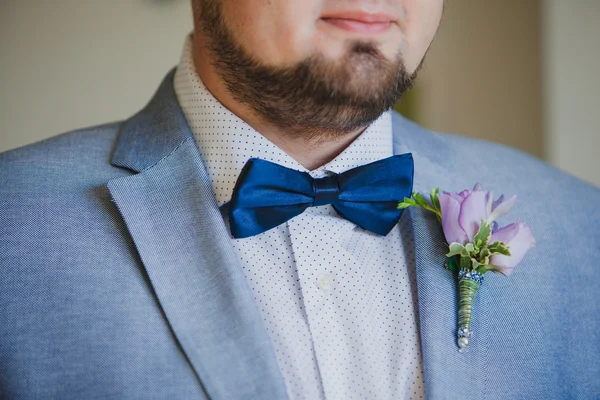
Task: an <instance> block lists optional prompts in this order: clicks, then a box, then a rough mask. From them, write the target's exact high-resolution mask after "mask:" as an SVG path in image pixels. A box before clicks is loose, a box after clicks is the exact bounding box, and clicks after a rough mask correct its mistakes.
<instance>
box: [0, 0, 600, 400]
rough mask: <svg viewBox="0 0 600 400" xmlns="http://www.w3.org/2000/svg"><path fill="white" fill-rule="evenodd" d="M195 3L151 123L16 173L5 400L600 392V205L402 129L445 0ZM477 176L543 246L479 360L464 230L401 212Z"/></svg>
mask: <svg viewBox="0 0 600 400" xmlns="http://www.w3.org/2000/svg"><path fill="white" fill-rule="evenodd" d="M192 9H193V12H194V21H195V26H194V32H193V33H192V34H191V35H190V36H189V37H188V38H187V39H186V41H185V44H184V48H183V54H182V57H181V61H180V63H179V65H178V66H177V67H176V68H175V69H174V70H173V71H171V72H169V73H168V74H167V76H166V78H165V79H164V81H163V82H162V84H161V85H160V87H159V89H158V91H157V92H156V94H155V96H154V97H153V99H152V100H151V101H150V103H149V104H148V105H147V106H146V107H145V108H144V109H143V110H142V111H140V112H139V113H138V114H136V115H134V116H133V117H131V118H129V119H128V120H126V121H121V122H117V123H111V124H106V125H103V126H97V127H93V128H88V129H83V130H78V131H74V132H70V133H66V134H63V135H60V136H57V137H54V138H52V139H49V140H46V141H43V142H40V143H37V144H33V145H30V146H26V147H23V148H21V149H17V150H13V151H10V152H7V153H4V154H2V155H0V177H1V178H0V183H1V186H0V306H1V307H0V321H1V323H0V394H1V397H2V398H6V399H61V400H64V399H96V398H97V399H213V400H235V399H265V400H266V399H287V398H289V399H296V400H297V399H308V400H318V399H329V400H338V399H339V400H350V399H423V398H425V396H427V398H431V399H479V398H481V399H552V398H561V399H562V398H565V399H567V398H568V399H571V398H597V396H598V395H599V394H600V379H598V377H599V376H600V302H598V301H597V295H596V293H597V291H596V286H595V285H596V284H597V282H598V281H599V280H600V270H599V269H598V268H597V261H596V260H595V259H594V257H595V256H597V255H598V253H599V251H600V248H599V243H600V228H599V227H598V221H599V220H600V214H599V211H598V210H599V207H598V204H600V192H599V191H598V189H596V188H593V187H591V186H589V185H587V184H585V183H582V182H581V181H579V180H577V179H575V178H573V177H570V176H568V175H566V174H564V173H562V172H560V171H558V170H556V169H554V168H552V167H550V166H548V165H546V164H545V163H543V162H541V161H539V160H537V159H534V158H532V157H530V156H527V155H524V154H522V153H520V152H517V151H515V150H511V149H508V148H506V147H502V146H499V145H493V144H490V143H487V142H483V141H476V140H470V139H465V138H460V137H455V136H451V135H445V134H438V133H434V132H430V131H427V130H425V129H423V128H421V127H419V126H417V125H415V124H413V123H411V122H409V121H407V120H406V119H404V118H402V117H401V116H399V115H398V114H396V113H394V112H392V111H390V109H391V107H392V106H393V105H394V104H395V103H396V102H397V101H398V100H399V99H400V98H401V96H402V95H403V93H405V92H406V91H407V90H408V89H409V88H410V86H411V84H412V82H413V81H414V79H415V75H416V73H417V71H418V69H419V66H420V65H421V63H422V61H423V58H424V56H425V54H426V52H427V49H428V47H429V45H430V44H431V41H432V40H433V37H434V35H435V33H436V31H437V28H438V25H439V23H440V19H441V15H442V10H443V0H420V1H413V0H372V1H363V0H303V1H294V0H193V1H192ZM118 95H119V94H118V93H115V96H118ZM413 165H414V179H413ZM357 171H360V172H357ZM369 174H371V175H369ZM372 174H375V176H376V177H377V178H376V179H375V180H374V181H373V179H371V178H367V176H372ZM346 180H348V181H349V180H352V182H354V183H353V185H355V186H356V187H355V189H356V191H357V192H358V193H359V195H360V196H363V197H365V196H366V197H369V196H371V195H373V196H380V197H381V198H382V199H384V200H385V201H384V202H383V203H377V204H375V205H371V204H367V203H368V202H366V201H361V200H360V196H358V197H359V198H358V200H356V201H355V202H353V203H352V202H348V203H347V204H346V203H344V201H345V199H346V198H345V197H344V196H346V194H345V193H344V191H343V189H344V185H345V183H343V182H346ZM361 181H364V182H365V183H364V185H363V186H361V184H359V183H360V182H361ZM356 182H359V183H356ZM373 182H375V183H373ZM476 182H481V183H482V184H484V185H485V186H486V189H493V190H494V191H495V192H496V193H506V194H518V196H519V199H520V204H519V206H518V207H517V209H516V211H515V215H516V216H517V217H520V218H522V219H523V220H525V221H527V223H528V224H529V226H530V227H531V229H532V231H533V232H534V234H535V236H536V238H537V247H535V248H534V249H533V250H531V252H530V253H528V254H527V256H526V257H525V258H524V259H523V262H522V263H521V265H520V266H519V268H518V269H517V271H516V272H515V273H514V274H513V276H512V277H511V278H510V279H506V278H504V277H501V276H495V275H492V276H491V277H490V278H489V279H488V278H486V281H485V284H482V286H481V289H480V290H479V293H478V294H477V297H476V299H475V303H474V306H473V308H474V319H473V324H472V331H473V332H474V334H473V336H472V338H471V344H470V346H469V352H467V353H459V352H458V351H457V350H458V348H457V346H456V337H455V335H456V321H457V317H456V306H457V294H456V291H457V289H456V288H457V284H456V277H455V276H454V275H453V274H452V273H451V272H450V271H448V270H447V269H444V267H443V266H444V263H445V261H446V257H445V253H446V252H447V246H448V244H447V243H444V242H445V238H444V234H443V232H442V230H441V229H440V226H439V223H438V221H437V220H436V217H435V215H434V214H432V213H428V212H427V211H424V210H421V209H413V208H410V209H408V210H406V211H404V212H402V211H401V210H397V208H396V205H397V202H398V201H399V200H402V199H403V197H404V196H410V194H411V192H412V191H415V192H428V191H429V189H430V188H432V187H441V188H443V189H445V190H451V191H459V190H461V189H465V188H467V187H471V186H473V184H475V183H476ZM299 188H300V189H299ZM284 189H285V190H284ZM361 190H362V192H361ZM309 192H310V193H312V194H310V193H309ZM306 193H309V195H307V194H306ZM365 193H367V194H368V196H367V194H365ZM298 197H300V198H301V201H300V202H299V203H298V202H297V201H295V200H294V201H291V200H290V199H291V198H294V199H295V198H298ZM307 199H308V200H307ZM346 200H347V199H346ZM390 204H391V206H390ZM561 268H562V270H561Z"/></svg>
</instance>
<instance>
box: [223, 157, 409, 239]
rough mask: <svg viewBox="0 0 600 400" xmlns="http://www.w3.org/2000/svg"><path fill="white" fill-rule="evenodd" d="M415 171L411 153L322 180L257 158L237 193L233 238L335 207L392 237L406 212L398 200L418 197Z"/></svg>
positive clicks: (250, 163)
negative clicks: (312, 209) (310, 209)
mask: <svg viewBox="0 0 600 400" xmlns="http://www.w3.org/2000/svg"><path fill="white" fill-rule="evenodd" d="M413 171H414V168H413V159H412V155H411V154H401V155H397V156H393V157H389V158H385V159H383V160H379V161H375V162H373V163H370V164H366V165H363V166H361V167H357V168H353V169H350V170H348V171H346V172H343V173H341V174H334V175H331V176H327V177H325V178H317V179H315V178H313V177H311V176H310V175H309V174H308V173H306V172H300V171H296V170H293V169H290V168H286V167H283V166H281V165H277V164H274V163H272V162H269V161H265V160H260V159H257V158H251V159H250V160H248V162H247V163H246V165H244V168H243V169H242V172H241V173H240V176H239V178H238V181H237V182H236V184H235V188H234V189H233V194H232V195H231V202H230V204H229V224H230V227H231V234H232V235H233V237H234V238H237V239H239V238H245V237H249V236H254V235H257V234H259V233H262V232H265V231H268V230H269V229H272V228H274V227H276V226H278V225H280V224H282V223H284V222H286V221H288V220H289V219H291V218H294V217H295V216H296V215H299V214H301V213H302V212H304V210H305V209H306V208H308V207H318V206H323V205H326V204H331V205H332V207H333V208H334V210H335V211H336V212H337V213H338V214H339V215H340V216H341V217H343V218H345V219H347V220H349V221H351V222H353V223H354V224H356V225H358V226H360V227H361V228H363V229H366V230H368V231H371V232H374V233H376V234H378V235H387V234H388V233H389V231H391V230H392V228H393V227H394V225H395V224H396V223H397V222H398V219H400V215H401V214H402V210H399V209H398V207H397V206H398V201H400V200H403V199H404V198H405V197H408V196H410V195H411V194H412V180H413Z"/></svg>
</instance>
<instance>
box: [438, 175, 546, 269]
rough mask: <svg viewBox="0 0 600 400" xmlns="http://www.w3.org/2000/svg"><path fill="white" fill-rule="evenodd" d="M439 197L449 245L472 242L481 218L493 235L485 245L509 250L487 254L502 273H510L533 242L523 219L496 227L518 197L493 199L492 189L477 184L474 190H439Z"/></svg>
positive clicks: (443, 226)
mask: <svg viewBox="0 0 600 400" xmlns="http://www.w3.org/2000/svg"><path fill="white" fill-rule="evenodd" d="M438 199H439V201H440V208H441V212H442V228H443V230H444V235H445V236H446V241H447V242H448V244H452V243H460V244H462V245H464V244H466V243H469V242H473V237H474V236H475V235H476V234H477V232H478V231H479V225H480V223H481V220H482V219H483V220H486V221H488V222H489V223H490V224H491V226H492V235H491V238H490V240H489V242H488V244H490V243H494V242H502V243H504V244H506V245H507V246H508V247H509V249H510V254H511V255H510V256H505V255H501V254H495V255H492V256H491V257H490V264H491V265H493V266H494V267H496V268H497V269H498V270H499V271H500V272H502V273H503V274H504V275H510V274H511V273H512V271H513V269H514V267H515V266H516V265H517V264H518V263H519V262H521V260H522V259H523V256H524V255H525V253H526V252H527V250H529V249H530V248H531V247H533V245H534V244H535V239H534V237H533V235H532V233H531V229H530V228H529V226H527V224H525V223H524V222H520V221H517V222H515V223H512V224H510V225H507V226H505V227H503V228H500V229H497V226H498V224H497V222H496V220H497V219H498V218H500V217H502V216H503V215H505V214H506V213H508V212H509V211H510V210H511V209H512V207H513V206H514V205H515V202H516V200H517V196H513V197H511V198H510V199H507V200H505V199H504V196H500V198H498V200H496V201H494V200H493V194H492V192H486V191H484V190H482V188H481V186H480V185H479V184H477V185H475V187H474V188H473V190H465V191H462V192H460V193H448V192H443V193H440V194H439V195H438Z"/></svg>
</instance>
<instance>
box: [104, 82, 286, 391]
mask: <svg viewBox="0 0 600 400" xmlns="http://www.w3.org/2000/svg"><path fill="white" fill-rule="evenodd" d="M172 79H173V71H172V72H171V73H170V74H169V75H168V76H167V77H166V79H165V81H164V82H163V84H162V85H161V87H160V88H159V90H158V92H157V94H156V95H155V97H154V98H153V100H152V101H151V102H150V104H148V106H147V107H146V108H145V109H144V110H142V111H141V112H140V113H139V114H137V115H135V116H134V117H132V118H131V119H130V120H128V121H126V122H125V123H124V124H123V126H122V130H121V132H120V136H119V139H118V141H117V145H116V148H115V151H114V153H113V159H112V163H113V165H116V166H120V167H125V168H129V169H131V170H133V171H134V172H136V174H134V175H132V176H128V177H125V178H119V179H116V180H113V181H110V182H109V183H108V188H109V191H110V193H111V195H112V198H113V200H114V202H115V203H116V204H117V207H118V209H119V212H120V213H121V215H122V217H123V219H124V220H125V223H126V225H127V228H128V230H129V232H130V234H131V237H132V238H133V242H134V243H135V246H136V248H137V251H138V253H139V255H140V258H141V261H142V263H143V264H144V267H145V269H146V272H147V274H148V277H149V279H150V281H151V283H152V287H153V289H154V291H155V293H156V296H157V298H158V301H159V302H160V305H161V307H162V309H163V311H164V314H165V316H166V319H167V322H168V323H169V324H170V326H171V328H172V331H173V333H174V335H175V337H176V338H177V340H178V342H179V344H180V345H181V347H182V349H183V351H184V352H185V354H186V357H187V359H188V360H189V362H190V364H191V365H192V367H193V369H194V371H195V372H196V374H197V375H198V378H199V380H200V381H201V384H202V385H203V387H204V389H205V391H206V393H207V395H208V396H209V397H210V398H211V399H213V400H215V399H223V400H229V399H284V398H287V394H286V389H285V384H284V381H283V377H282V375H281V372H280V370H279V367H278V364H277V360H276V358H275V352H274V350H273V347H272V344H271V341H270V339H269V337H268V334H267V332H266V330H265V328H264V326H263V323H262V320H261V317H260V314H259V312H258V309H257V308H256V305H255V302H254V298H253V295H252V293H251V291H250V288H249V286H248V285H247V282H246V279H245V276H244V274H243V271H242V269H241V267H240V266H239V264H238V261H237V257H236V254H235V252H234V249H233V247H232V246H231V242H230V236H229V233H228V231H227V228H226V226H225V224H224V222H223V218H222V216H221V213H220V211H219V209H218V207H217V204H216V201H215V199H214V196H213V193H212V188H211V185H210V181H209V178H208V175H207V173H206V171H205V169H204V166H203V164H202V160H201V158H200V153H199V151H198V149H197V148H196V144H195V141H194V139H193V137H192V135H191V133H190V130H189V128H188V126H187V122H186V121H185V118H184V116H183V114H182V112H181V109H180V108H179V105H178V103H177V100H176V97H175V93H174V90H173V86H172Z"/></svg>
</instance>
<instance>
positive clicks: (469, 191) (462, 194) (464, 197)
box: [457, 190, 473, 203]
mask: <svg viewBox="0 0 600 400" xmlns="http://www.w3.org/2000/svg"><path fill="white" fill-rule="evenodd" d="M471 193H473V191H472V190H463V191H462V192H460V193H458V194H457V196H458V197H460V198H461V199H463V200H464V199H466V198H467V197H469V195H470V194H471ZM461 203H462V201H461Z"/></svg>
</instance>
